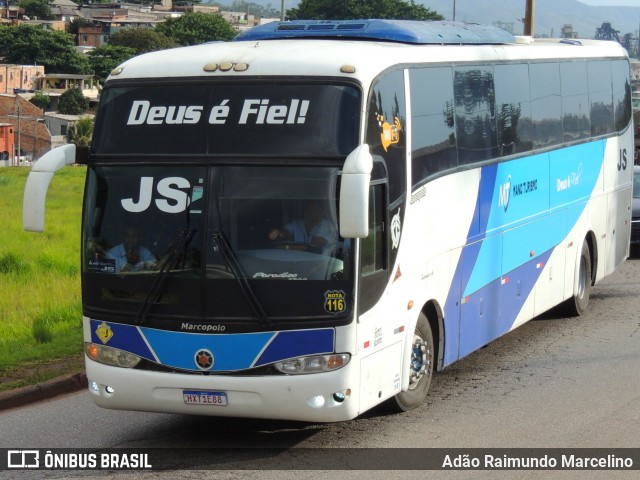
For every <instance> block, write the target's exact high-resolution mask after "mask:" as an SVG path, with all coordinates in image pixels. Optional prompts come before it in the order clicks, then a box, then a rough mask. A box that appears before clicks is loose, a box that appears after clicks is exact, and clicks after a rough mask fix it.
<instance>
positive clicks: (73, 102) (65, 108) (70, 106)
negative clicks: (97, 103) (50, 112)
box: [58, 88, 89, 115]
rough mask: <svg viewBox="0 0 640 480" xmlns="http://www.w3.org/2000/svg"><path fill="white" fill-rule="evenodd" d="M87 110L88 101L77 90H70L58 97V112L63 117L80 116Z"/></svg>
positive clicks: (80, 91)
mask: <svg viewBox="0 0 640 480" xmlns="http://www.w3.org/2000/svg"><path fill="white" fill-rule="evenodd" d="M88 108H89V100H87V98H86V97H85V96H84V95H83V94H82V90H80V89H79V88H70V89H69V90H67V91H66V92H64V93H63V94H62V95H60V102H59V104H58V111H59V112H60V113H63V114H65V115H80V114H81V113H84V112H86V111H87V109H88Z"/></svg>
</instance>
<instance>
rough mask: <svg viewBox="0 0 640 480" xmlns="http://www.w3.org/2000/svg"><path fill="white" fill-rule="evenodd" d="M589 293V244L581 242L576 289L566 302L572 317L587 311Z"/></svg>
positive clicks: (567, 309)
mask: <svg viewBox="0 0 640 480" xmlns="http://www.w3.org/2000/svg"><path fill="white" fill-rule="evenodd" d="M590 295H591V253H590V250H589V244H588V243H587V242H586V241H585V242H584V243H583V244H582V252H581V253H580V268H579V269H578V291H577V292H576V293H575V295H573V297H571V298H570V299H569V300H567V302H566V305H565V306H566V311H567V313H568V314H569V315H571V316H573V317H579V316H580V315H582V314H584V313H585V312H586V311H587V306H588V305H589V296H590Z"/></svg>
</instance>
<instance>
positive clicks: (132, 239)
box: [105, 222, 158, 273]
mask: <svg viewBox="0 0 640 480" xmlns="http://www.w3.org/2000/svg"><path fill="white" fill-rule="evenodd" d="M141 237H142V234H141V232H140V228H139V227H138V226H137V225H135V224H133V223H130V222H127V224H125V227H124V235H123V239H122V243H120V244H118V245H116V246H115V247H113V248H111V249H110V250H108V251H107V254H106V255H105V258H108V259H112V260H115V264H116V273H121V272H122V273H124V272H130V271H131V272H138V271H140V270H150V269H153V268H155V266H156V263H157V261H158V260H157V259H156V257H155V256H154V255H153V253H151V252H150V251H149V250H148V249H147V248H146V247H143V246H142V245H141V244H140V240H141Z"/></svg>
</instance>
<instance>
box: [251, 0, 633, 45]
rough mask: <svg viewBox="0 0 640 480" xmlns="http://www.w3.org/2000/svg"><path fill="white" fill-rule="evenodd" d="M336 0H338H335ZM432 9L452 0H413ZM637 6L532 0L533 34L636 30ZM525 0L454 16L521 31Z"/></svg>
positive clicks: (481, 0)
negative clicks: (604, 28) (568, 26)
mask: <svg viewBox="0 0 640 480" xmlns="http://www.w3.org/2000/svg"><path fill="white" fill-rule="evenodd" d="M336 1H340V0H336ZM415 1H416V3H418V4H422V5H424V6H425V7H427V8H429V9H431V10H435V11H436V12H438V13H439V14H440V15H442V16H443V17H445V18H446V19H447V20H452V19H453V3H454V0H415ZM252 3H257V4H259V5H262V6H271V7H272V8H275V9H280V0H253V2H252ZM298 3H299V0H285V2H284V6H285V10H286V9H289V8H293V7H295V6H297V5H298ZM638 3H639V6H638V7H592V6H590V5H586V4H584V3H581V2H579V1H578V0H536V2H535V17H534V21H535V24H534V34H535V35H545V36H550V37H558V36H559V35H560V31H561V30H562V27H563V26H564V25H565V24H571V25H572V26H573V30H574V31H576V32H578V36H579V37H581V38H593V36H594V35H595V33H596V28H598V27H600V26H602V23H603V22H610V23H611V25H612V26H613V28H614V29H615V30H618V32H619V35H620V36H622V35H624V34H625V33H632V34H634V35H637V34H638V26H639V24H640V1H639V2H638ZM524 8H525V0H458V1H457V2H456V20H458V21H466V22H475V23H482V24H486V25H492V24H493V23H494V22H502V23H503V24H511V25H512V26H513V33H515V34H521V33H522V18H523V17H524Z"/></svg>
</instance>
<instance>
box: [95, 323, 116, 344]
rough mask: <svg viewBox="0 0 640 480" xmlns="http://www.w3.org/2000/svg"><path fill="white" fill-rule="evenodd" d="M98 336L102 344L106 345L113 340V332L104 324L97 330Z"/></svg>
mask: <svg viewBox="0 0 640 480" xmlns="http://www.w3.org/2000/svg"><path fill="white" fill-rule="evenodd" d="M96 335H97V336H98V338H99V339H100V341H101V342H102V343H104V344H106V343H107V342H108V341H109V340H111V337H113V330H111V328H109V325H107V324H106V323H104V322H102V324H101V325H100V326H99V327H98V328H96Z"/></svg>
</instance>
